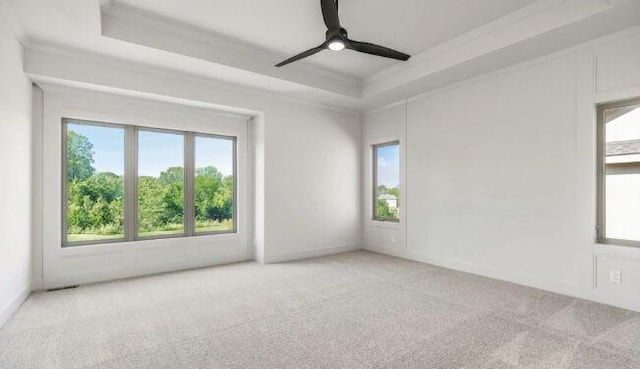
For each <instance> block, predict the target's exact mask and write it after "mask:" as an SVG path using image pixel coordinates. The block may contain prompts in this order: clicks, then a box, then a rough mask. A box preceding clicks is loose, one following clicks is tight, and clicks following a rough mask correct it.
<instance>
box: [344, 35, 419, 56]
mask: <svg viewBox="0 0 640 369" xmlns="http://www.w3.org/2000/svg"><path fill="white" fill-rule="evenodd" d="M345 46H346V47H347V48H349V49H352V50H355V51H359V52H361V53H367V54H371V55H377V56H383V57H385V58H390V59H397V60H402V61H407V60H409V58H410V57H411V55H407V54H405V53H402V52H400V51H396V50H393V49H389V48H388V47H384V46H380V45H376V44H371V43H369V42H360V41H353V40H347V42H346V44H345Z"/></svg>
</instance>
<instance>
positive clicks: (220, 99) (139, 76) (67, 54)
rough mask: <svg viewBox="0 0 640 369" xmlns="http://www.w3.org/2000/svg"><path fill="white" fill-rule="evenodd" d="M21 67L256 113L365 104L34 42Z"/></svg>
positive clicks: (89, 85) (93, 86) (53, 80)
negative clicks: (279, 107) (281, 107)
mask: <svg viewBox="0 0 640 369" xmlns="http://www.w3.org/2000/svg"><path fill="white" fill-rule="evenodd" d="M23 63H24V65H23V70H24V72H25V74H26V75H28V76H29V77H30V78H31V80H32V81H34V82H36V83H40V82H43V83H49V84H56V85H62V86H71V87H76V88H84V89H88V90H95V91H102V92H110V93H117V94H121V95H127V96H134V97H143V98H147V99H152V100H158V101H172V102H177V101H179V102H180V103H181V104H182V105H189V106H201V107H205V106H206V107H213V108H215V109H218V110H223V111H229V112H233V113H238V114H245V115H256V114H258V113H262V112H264V111H266V110H268V109H269V107H270V106H272V105H273V104H274V102H278V101H280V102H287V103H292V104H298V105H304V106H309V107H315V108H319V109H327V110H331V111H336V112H340V113H347V114H359V113H360V112H361V109H355V108H354V109H351V108H343V107H340V106H336V105H332V104H324V103H320V102H316V101H310V100H306V99H302V98H295V97H290V96H287V95H284V94H279V93H275V92H270V91H263V90H259V89H255V88H246V87H242V86H240V85H237V84H230V83H225V82H221V81H217V80H214V79H210V78H202V77H198V76H194V75H190V74H186V73H181V72H178V71H175V70H168V69H165V68H161V67H156V66H149V65H146V64H142V63H139V62H132V61H127V60H122V59H116V58H112V57H105V56H103V55H95V54H87V53H82V52H79V51H73V50H66V49H60V48H56V47H52V46H46V45H40V44H35V43H32V44H30V45H28V46H27V47H25V51H24V62H23Z"/></svg>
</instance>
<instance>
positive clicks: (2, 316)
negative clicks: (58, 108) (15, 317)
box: [0, 8, 31, 326]
mask: <svg viewBox="0 0 640 369" xmlns="http://www.w3.org/2000/svg"><path fill="white" fill-rule="evenodd" d="M6 17H8V14H4V10H3V9H2V8H0V127H1V128H2V133H0V173H2V174H1V176H0V326H2V324H3V323H4V322H5V321H6V319H8V317H9V315H10V314H11V313H12V312H13V311H14V310H15V309H16V308H17V307H18V306H19V304H20V303H21V302H22V301H23V300H24V298H26V296H27V295H28V293H29V291H30V272H31V260H30V258H31V83H30V82H29V79H28V78H27V77H26V76H25V75H24V74H23V73H22V56H23V50H22V45H21V44H20V42H19V41H18V39H17V38H16V37H15V36H14V33H13V31H12V30H11V29H10V28H9V21H8V20H7V19H6Z"/></svg>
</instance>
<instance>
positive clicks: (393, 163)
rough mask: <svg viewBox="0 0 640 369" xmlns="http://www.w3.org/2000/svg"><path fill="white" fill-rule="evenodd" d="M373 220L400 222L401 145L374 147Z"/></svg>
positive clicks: (396, 143)
mask: <svg viewBox="0 0 640 369" xmlns="http://www.w3.org/2000/svg"><path fill="white" fill-rule="evenodd" d="M373 219H374V220H381V221H392V222H398V221H399V220H400V143H399V142H398V141H394V142H387V143H383V144H379V145H374V146H373Z"/></svg>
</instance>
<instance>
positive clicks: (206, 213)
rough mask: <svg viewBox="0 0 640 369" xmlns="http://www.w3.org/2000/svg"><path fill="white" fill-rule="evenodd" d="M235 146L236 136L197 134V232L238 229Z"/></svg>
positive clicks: (222, 231)
mask: <svg viewBox="0 0 640 369" xmlns="http://www.w3.org/2000/svg"><path fill="white" fill-rule="evenodd" d="M235 146H236V141H235V139H234V138H230V137H222V136H207V135H197V136H196V137H195V183H194V206H195V231H196V233H198V234H201V233H228V232H234V231H235V229H236V228H235V227H236V224H235V198H236V196H235V193H236V190H235V188H236V179H235V162H236V160H235V151H236V150H235Z"/></svg>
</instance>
